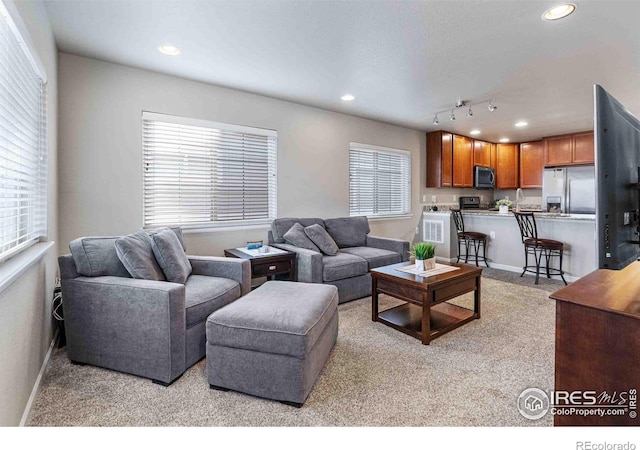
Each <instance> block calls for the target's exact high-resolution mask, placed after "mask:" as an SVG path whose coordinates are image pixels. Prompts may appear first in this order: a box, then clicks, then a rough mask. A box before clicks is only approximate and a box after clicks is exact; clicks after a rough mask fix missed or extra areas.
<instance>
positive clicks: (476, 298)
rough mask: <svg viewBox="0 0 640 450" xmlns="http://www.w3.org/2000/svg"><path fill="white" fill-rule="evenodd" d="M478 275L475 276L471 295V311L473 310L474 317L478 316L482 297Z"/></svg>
mask: <svg viewBox="0 0 640 450" xmlns="http://www.w3.org/2000/svg"><path fill="white" fill-rule="evenodd" d="M480 279H481V278H480V277H479V276H478V277H476V291H475V292H474V296H473V311H474V312H475V315H476V318H478V319H479V318H480V299H481V297H482V295H481V292H480Z"/></svg>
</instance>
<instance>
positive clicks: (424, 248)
mask: <svg viewBox="0 0 640 450" xmlns="http://www.w3.org/2000/svg"><path fill="white" fill-rule="evenodd" d="M410 255H411V256H413V257H415V258H416V269H417V270H420V271H422V270H431V269H435V268H436V246H435V245H434V244H430V243H428V242H418V243H416V244H414V246H413V249H412V250H411V251H410Z"/></svg>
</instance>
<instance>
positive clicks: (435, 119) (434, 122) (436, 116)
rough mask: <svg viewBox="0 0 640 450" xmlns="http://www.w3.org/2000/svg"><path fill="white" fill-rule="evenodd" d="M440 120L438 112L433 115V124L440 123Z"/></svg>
mask: <svg viewBox="0 0 640 450" xmlns="http://www.w3.org/2000/svg"><path fill="white" fill-rule="evenodd" d="M439 123H440V122H439V121H438V114H437V113H436V115H435V116H434V117H433V124H434V125H438V124H439Z"/></svg>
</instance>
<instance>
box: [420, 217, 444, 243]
mask: <svg viewBox="0 0 640 450" xmlns="http://www.w3.org/2000/svg"><path fill="white" fill-rule="evenodd" d="M422 239H423V240H424V241H425V242H436V243H438V244H444V221H442V220H424V221H423V232H422Z"/></svg>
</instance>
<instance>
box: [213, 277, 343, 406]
mask: <svg viewBox="0 0 640 450" xmlns="http://www.w3.org/2000/svg"><path fill="white" fill-rule="evenodd" d="M337 336H338V289H337V288H336V287H335V286H331V285H327V284H311V283H293V282H289V281H268V282H266V283H265V284H263V285H262V286H260V287H259V288H258V289H256V290H255V291H252V292H250V293H249V294H247V295H245V296H244V297H241V298H240V299H238V300H236V301H235V302H233V303H230V304H229V305H227V306H224V307H223V308H220V309H219V310H217V311H215V312H214V313H212V314H211V315H210V316H209V318H208V319H207V375H208V381H209V385H210V386H211V387H212V388H214V389H222V390H234V391H238V392H244V393H245V394H251V395H256V396H258V397H264V398H268V399H272V400H278V401H281V402H283V403H287V404H291V405H294V406H298V407H300V406H302V404H303V403H304V401H305V400H306V399H307V396H308V395H309V393H310V392H311V389H312V388H313V384H314V383H315V381H316V378H317V377H318V374H319V373H320V370H322V367H324V364H325V362H326V361H327V358H328V357H329V353H330V352H331V349H332V348H333V346H334V345H335V343H336V338H337Z"/></svg>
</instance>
